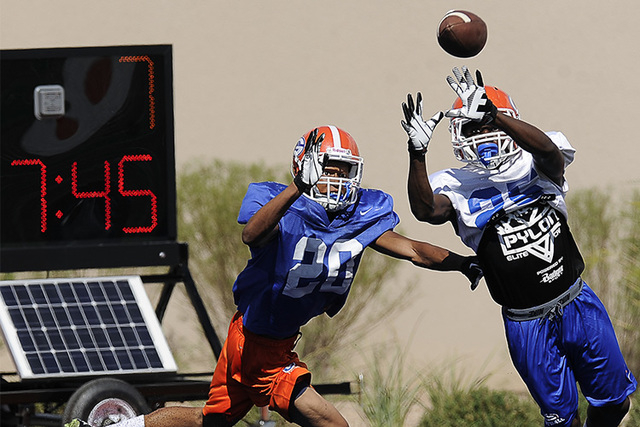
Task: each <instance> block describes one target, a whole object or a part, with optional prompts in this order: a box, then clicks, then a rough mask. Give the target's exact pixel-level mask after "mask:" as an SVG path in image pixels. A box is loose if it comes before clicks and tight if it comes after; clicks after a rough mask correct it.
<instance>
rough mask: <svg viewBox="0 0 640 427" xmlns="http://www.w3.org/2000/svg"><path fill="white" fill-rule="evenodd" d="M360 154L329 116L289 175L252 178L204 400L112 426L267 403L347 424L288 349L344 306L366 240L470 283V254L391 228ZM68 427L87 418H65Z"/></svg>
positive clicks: (476, 271) (226, 419) (185, 420)
mask: <svg viewBox="0 0 640 427" xmlns="http://www.w3.org/2000/svg"><path fill="white" fill-rule="evenodd" d="M362 166H363V160H362V157H360V154H359V151H358V146H357V145H356V142H355V140H354V139H353V138H352V137H351V135H349V134H348V133H347V132H345V131H344V130H342V129H339V128H337V127H335V126H321V127H319V128H316V129H314V130H313V131H311V132H308V133H307V134H305V135H304V136H303V137H302V138H300V140H299V141H298V143H297V144H296V146H295V149H294V153H293V165H292V175H293V182H292V183H291V184H289V185H288V186H287V185H283V184H278V183H274V182H262V183H255V184H252V185H250V186H249V189H248V191H247V193H246V196H245V198H244V200H243V202H242V206H241V208H240V213H239V215H238V221H239V222H240V223H241V224H246V225H245V227H244V229H243V232H242V241H243V242H244V243H245V244H247V245H248V246H249V248H250V250H251V259H250V260H249V262H248V264H247V266H246V267H245V269H244V270H243V271H242V272H241V273H240V274H239V275H238V277H237V279H236V282H235V283H234V285H233V294H234V298H235V302H236V304H237V307H238V311H237V312H236V314H235V315H234V316H233V319H232V320H231V324H230V326H229V331H228V335H227V338H226V340H225V343H224V346H223V349H222V351H221V354H220V357H219V359H218V363H217V365H216V369H215V372H214V374H213V378H212V381H211V387H210V391H209V398H208V400H207V402H206V404H205V405H204V408H188V407H181V406H172V407H166V408H160V409H158V410H156V411H154V412H152V413H150V414H147V415H144V416H139V417H136V418H132V419H129V420H125V421H123V422H121V423H118V424H117V427H220V426H231V425H234V424H236V423H237V422H238V421H240V420H241V419H242V418H243V417H244V415H245V414H246V413H247V412H248V411H249V410H250V409H251V408H252V407H253V406H254V405H256V406H259V407H265V406H268V407H269V408H270V409H271V410H274V411H277V412H278V413H280V414H281V415H282V416H283V417H284V418H285V419H287V420H289V421H292V422H295V423H297V424H299V425H303V426H336V427H338V426H340V427H342V426H347V425H348V424H347V421H346V420H345V419H344V418H343V417H342V415H341V414H340V413H339V412H338V410H337V409H336V408H335V407H334V406H333V405H332V404H331V403H329V402H328V401H327V400H325V399H324V398H323V397H322V396H320V395H319V394H318V393H317V392H316V391H315V390H314V389H313V387H311V373H310V372H309V370H308V369H307V366H306V365H305V364H304V363H303V362H301V361H300V360H299V359H298V355H297V354H296V353H295V352H294V351H293V348H294V345H295V342H296V340H297V338H298V336H299V333H300V328H301V327H302V326H303V325H304V324H305V323H307V322H308V321H309V320H310V319H311V318H313V317H315V316H318V315H321V314H323V313H326V314H328V315H329V316H333V315H335V314H336V313H337V312H338V311H339V310H340V309H341V308H342V306H343V305H344V303H345V301H346V299H347V294H348V293H349V290H350V288H351V286H352V283H353V280H354V277H355V274H356V271H357V269H358V265H359V264H360V259H361V257H362V254H363V251H364V249H365V248H366V247H367V246H369V247H371V248H373V249H375V250H377V251H379V252H382V253H384V254H387V255H390V256H393V257H396V258H400V259H405V260H408V261H411V262H412V263H414V264H415V265H418V266H421V267H425V268H430V269H433V270H441V271H460V272H462V273H463V274H464V275H465V276H466V277H467V278H468V279H469V281H470V282H471V286H472V287H475V286H477V283H478V281H479V280H480V278H481V277H482V271H481V270H480V268H479V267H478V265H477V261H476V258H475V257H463V256H460V255H457V254H455V253H452V252H450V251H448V250H446V249H443V248H440V247H438V246H434V245H431V244H429V243H426V242H420V241H416V240H412V239H408V238H406V237H404V236H402V235H400V234H397V233H396V232H394V231H393V229H394V227H395V226H396V225H397V224H398V216H397V215H396V214H395V212H394V211H393V201H392V199H391V197H390V196H389V195H388V194H386V193H384V192H382V191H378V190H370V189H363V188H360V181H361V179H362ZM68 427H86V423H84V422H82V421H80V420H74V421H73V422H72V423H70V424H68Z"/></svg>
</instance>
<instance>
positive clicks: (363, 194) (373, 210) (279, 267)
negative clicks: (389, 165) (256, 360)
mask: <svg viewBox="0 0 640 427" xmlns="http://www.w3.org/2000/svg"><path fill="white" fill-rule="evenodd" d="M285 187H286V186H285V185H284V184H279V183H275V182H262V183H254V184H251V185H250V186H249V189H248V190H247V194H246V195H245V198H244V200H243V202H242V206H241V208H240V213H239V215H238V222H239V223H240V224H246V223H247V221H249V219H250V218H251V217H252V216H253V215H254V214H255V213H256V212H257V211H258V210H259V209H260V208H261V207H262V206H264V205H265V204H266V203H267V202H269V200H271V199H272V198H274V197H275V196H276V195H278V194H279V193H281V192H282V191H283V190H284V189H285ZM398 222H399V219H398V216H397V215H396V213H395V212H394V211H393V199H392V198H391V196H389V195H388V194H386V193H384V192H382V191H379V190H370V189H361V190H360V195H359V198H358V201H357V202H356V203H355V204H354V205H352V206H350V207H348V208H347V209H345V210H344V211H342V212H341V213H339V214H338V216H337V217H336V218H335V219H334V220H333V221H332V222H329V218H328V216H327V213H326V211H325V209H324V208H323V207H322V206H321V205H320V204H319V203H317V202H315V201H313V200H311V199H309V198H307V197H304V196H303V197H300V198H299V199H298V200H296V202H295V203H294V204H293V205H292V206H291V207H290V208H289V210H288V211H287V212H286V213H285V215H284V216H283V217H282V219H280V222H279V227H280V230H279V232H278V235H277V237H275V238H274V239H272V240H271V241H270V242H268V243H267V244H266V245H265V246H263V247H260V248H251V259H250V260H249V262H248V264H247V266H246V267H245V269H244V270H243V271H242V272H241V273H240V274H239V275H238V278H237V279H236V282H235V283H234V285H233V294H234V298H235V303H236V305H237V306H238V310H239V311H240V312H242V313H243V314H244V325H245V326H246V327H247V328H248V329H249V330H250V331H252V332H254V333H257V334H261V335H268V336H272V337H276V338H285V337H289V336H292V335H294V334H296V333H297V332H298V331H299V330H300V327H301V326H302V325H304V324H305V323H307V322H308V321H309V320H310V319H311V318H313V317H315V316H318V315H320V314H322V313H327V314H328V315H329V316H334V315H335V314H336V313H337V312H338V311H340V309H341V308H342V306H343V305H344V303H345V301H346V299H347V295H348V293H349V290H350V288H351V283H352V281H353V278H354V276H355V274H356V270H357V269H358V265H359V264H360V259H361V257H362V253H363V251H364V248H366V247H367V246H369V245H370V244H371V243H373V242H375V240H376V239H377V238H378V237H380V236H381V235H382V234H383V233H384V232H386V231H388V230H392V229H393V228H395V226H396V225H397V224H398Z"/></svg>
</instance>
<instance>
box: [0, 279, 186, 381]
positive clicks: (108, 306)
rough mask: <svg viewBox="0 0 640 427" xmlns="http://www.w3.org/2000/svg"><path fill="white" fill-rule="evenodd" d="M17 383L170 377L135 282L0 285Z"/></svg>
mask: <svg viewBox="0 0 640 427" xmlns="http://www.w3.org/2000/svg"><path fill="white" fill-rule="evenodd" d="M0 295H1V298H0V325H1V326H2V332H3V333H4V336H5V341H6V342H7V345H8V346H9V349H10V351H11V355H12V357H13V360H14V362H15V364H16V368H17V370H18V374H19V375H20V377H21V378H22V379H30V378H51V377H66V376H85V375H101V374H106V373H110V374H126V373H160V372H175V371H176V370H177V368H176V364H175V361H174V359H173V356H172V355H171V351H170V350H169V346H168V345H167V342H166V340H165V338H164V335H163V333H162V330H161V328H160V323H159V322H158V319H157V317H156V315H155V312H154V311H153V308H152V307H151V302H150V301H149V298H148V296H147V293H146V292H145V290H144V287H143V285H142V280H141V279H140V277H139V276H117V277H97V278H94V277H92V278H64V279H42V280H7V281H0Z"/></svg>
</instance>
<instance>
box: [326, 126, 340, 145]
mask: <svg viewBox="0 0 640 427" xmlns="http://www.w3.org/2000/svg"><path fill="white" fill-rule="evenodd" d="M328 128H329V129H330V130H331V139H333V146H334V147H335V148H342V142H341V141H340V131H339V130H338V128H337V127H335V126H333V125H329V126H328Z"/></svg>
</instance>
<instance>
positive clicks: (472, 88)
mask: <svg viewBox="0 0 640 427" xmlns="http://www.w3.org/2000/svg"><path fill="white" fill-rule="evenodd" d="M452 71H453V75H454V76H455V77H456V79H455V80H454V79H453V77H451V76H447V82H448V83H449V86H451V89H453V91H454V92H455V93H456V94H457V95H458V97H459V98H460V99H461V100H462V107H461V108H457V109H451V110H449V111H447V112H446V114H445V115H446V116H447V117H450V118H457V117H460V118H465V119H469V120H473V121H476V122H482V123H490V122H492V121H493V119H495V118H496V114H497V113H498V109H497V108H496V106H495V105H493V102H491V100H490V99H489V98H487V92H486V91H485V89H484V85H483V82H482V74H480V71H479V70H477V71H476V77H477V79H478V84H477V85H476V84H475V82H474V81H473V77H472V76H471V72H470V71H469V69H468V68H467V67H465V66H463V67H462V72H460V70H459V69H458V68H457V67H454V68H453V70H452Z"/></svg>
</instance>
